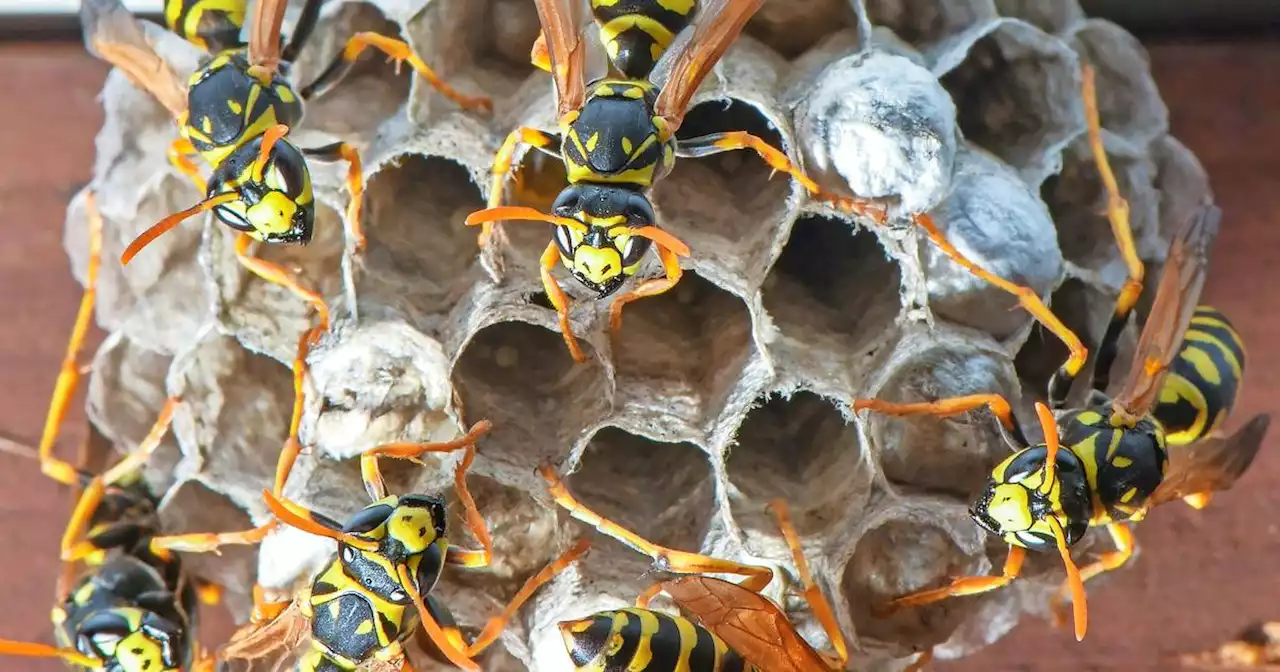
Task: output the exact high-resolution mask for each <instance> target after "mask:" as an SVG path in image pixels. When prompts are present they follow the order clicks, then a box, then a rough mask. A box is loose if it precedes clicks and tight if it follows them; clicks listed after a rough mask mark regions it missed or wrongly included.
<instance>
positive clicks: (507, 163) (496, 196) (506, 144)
mask: <svg viewBox="0 0 1280 672" xmlns="http://www.w3.org/2000/svg"><path fill="white" fill-rule="evenodd" d="M521 145H529V146H531V147H535V148H537V149H540V150H542V151H544V152H547V153H550V154H558V153H559V152H560V136H558V135H553V134H550V133H543V132H542V131H539V130H538V129H536V128H530V127H528V126H521V127H519V128H517V129H516V130H514V131H511V132H510V133H508V134H507V138H506V140H503V141H502V146H501V147H499V148H498V153H497V154H495V155H494V157H493V170H492V177H491V178H490V183H489V199H488V205H486V208H496V207H499V206H501V205H502V189H503V186H504V185H505V184H506V180H507V173H509V172H511V165H512V162H513V161H514V160H515V156H516V149H517V148H518V147H520V146H521ZM498 224H500V222H485V223H484V224H481V226H480V239H479V244H480V247H485V246H487V245H488V243H489V237H490V236H491V235H493V228H494V227H495V226H497V225H498Z"/></svg>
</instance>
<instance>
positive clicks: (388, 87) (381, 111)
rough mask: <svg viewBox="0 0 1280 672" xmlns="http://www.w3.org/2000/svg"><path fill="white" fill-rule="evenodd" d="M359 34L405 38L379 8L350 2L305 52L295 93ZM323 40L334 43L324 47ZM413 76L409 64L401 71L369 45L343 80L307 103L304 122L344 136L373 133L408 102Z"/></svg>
mask: <svg viewBox="0 0 1280 672" xmlns="http://www.w3.org/2000/svg"><path fill="white" fill-rule="evenodd" d="M358 32H374V33H378V34H379V35H386V36H387V37H391V38H395V39H403V37H402V35H401V34H400V27H399V26H398V25H397V24H396V23H395V22H393V21H390V20H388V19H387V18H386V16H384V15H383V14H382V12H380V11H378V8H377V7H375V6H373V5H371V4H369V3H365V2H355V3H349V4H345V5H343V6H342V7H341V8H340V9H339V10H338V11H337V12H336V14H335V16H334V17H333V18H332V19H329V20H327V21H323V22H322V23H321V24H320V25H319V26H317V27H316V31H315V33H314V34H313V36H312V38H311V40H310V44H309V45H308V47H307V48H304V49H303V50H302V55H301V57H300V58H299V59H298V63H297V65H296V67H294V70H293V73H292V80H293V83H294V86H295V90H301V89H302V88H304V87H306V86H307V85H309V84H311V82H313V81H315V79H316V78H317V77H319V75H320V73H322V72H324V70H325V68H327V67H328V66H329V63H330V62H331V59H333V58H336V57H337V56H338V54H340V53H342V49H343V48H344V47H345V46H346V43H347V40H349V39H350V38H351V37H352V36H353V35H355V34H356V33H358ZM321 36H325V37H326V38H328V39H329V40H331V41H326V42H325V43H324V45H323V47H320V46H318V45H319V44H320V39H321ZM330 36H331V37H330ZM397 70H399V72H397ZM413 77H414V75H413V69H412V68H410V67H408V66H407V65H403V66H401V67H400V68H396V66H395V65H394V64H392V63H388V62H387V58H386V57H384V56H383V55H382V52H380V51H378V50H377V49H375V48H372V47H367V48H366V49H365V51H364V53H362V54H361V55H360V59H359V60H358V61H357V62H356V63H355V64H354V65H352V66H351V69H350V70H348V71H347V73H346V74H345V75H344V76H343V77H342V79H341V81H339V82H337V83H335V84H334V85H333V88H332V89H330V90H329V91H326V92H325V93H324V95H319V96H315V97H313V98H312V99H311V100H308V101H307V107H306V119H305V121H304V122H303V123H304V124H305V125H306V126H307V128H314V129H319V130H322V131H325V132H327V133H333V134H335V135H339V136H343V137H347V136H351V135H358V136H366V135H369V134H371V133H372V132H373V130H374V129H375V128H376V127H377V125H378V124H379V123H381V121H382V120H383V119H386V118H387V117H389V116H391V115H392V114H394V113H395V111H396V110H398V109H400V106H402V105H403V104H404V102H405V101H406V100H408V98H409V87H410V84H411V83H412V81H413Z"/></svg>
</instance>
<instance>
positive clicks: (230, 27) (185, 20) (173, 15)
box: [164, 0, 249, 54]
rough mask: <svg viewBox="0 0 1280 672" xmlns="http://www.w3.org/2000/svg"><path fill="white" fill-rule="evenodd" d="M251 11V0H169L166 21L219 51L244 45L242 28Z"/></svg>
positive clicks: (192, 40)
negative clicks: (241, 35)
mask: <svg viewBox="0 0 1280 672" xmlns="http://www.w3.org/2000/svg"><path fill="white" fill-rule="evenodd" d="M248 11H249V0H165V3H164V21H165V25H166V26H167V27H168V28H169V30H171V31H173V32H175V33H177V34H179V35H181V36H182V39H184V40H186V41H188V42H190V43H192V44H194V45H196V46H197V47H200V48H201V49H204V50H205V51H207V52H209V53H215V54H216V53H218V52H219V51H222V50H224V49H232V48H236V47H242V46H244V44H243V43H242V42H241V40H240V28H241V26H243V25H244V22H245V15H246V14H247V13H248Z"/></svg>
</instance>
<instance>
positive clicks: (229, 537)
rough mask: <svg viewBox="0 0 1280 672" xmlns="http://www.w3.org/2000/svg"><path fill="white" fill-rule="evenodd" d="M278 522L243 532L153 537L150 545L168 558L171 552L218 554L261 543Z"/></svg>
mask: <svg viewBox="0 0 1280 672" xmlns="http://www.w3.org/2000/svg"><path fill="white" fill-rule="evenodd" d="M275 527H276V521H274V520H273V521H271V522H269V523H267V524H265V525H259V526H258V527H255V528H253V529H252V530H245V531H243V532H221V533H213V532H197V533H194V534H175V535H170V536H164V537H152V538H151V542H150V544H149V546H150V548H151V552H152V553H155V554H156V555H158V556H160V557H167V556H168V555H169V553H170V552H171V551H183V552H186V553H208V552H210V551H213V552H217V551H218V549H219V548H221V547H223V546H232V545H241V546H252V545H254V544H257V543H260V542H261V541H262V540H263V539H265V538H266V537H267V534H268V533H270V532H271V530H274V529H275Z"/></svg>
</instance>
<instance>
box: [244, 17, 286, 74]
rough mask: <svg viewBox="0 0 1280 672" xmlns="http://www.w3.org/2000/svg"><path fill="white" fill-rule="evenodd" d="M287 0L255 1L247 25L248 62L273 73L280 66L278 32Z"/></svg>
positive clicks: (281, 24)
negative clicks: (251, 15) (250, 20)
mask: <svg viewBox="0 0 1280 672" xmlns="http://www.w3.org/2000/svg"><path fill="white" fill-rule="evenodd" d="M288 6H289V0H257V3H256V4H255V6H254V8H253V19H252V22H251V23H250V24H249V62H250V63H252V64H254V65H261V66H264V67H267V68H270V69H271V71H272V72H275V69H276V67H278V66H279V65H280V49H281V48H282V44H283V43H282V42H281V41H280V31H281V30H282V28H283V26H284V10H285V9H286V8H288Z"/></svg>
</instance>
